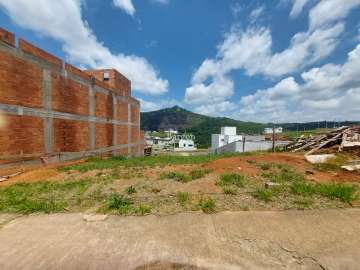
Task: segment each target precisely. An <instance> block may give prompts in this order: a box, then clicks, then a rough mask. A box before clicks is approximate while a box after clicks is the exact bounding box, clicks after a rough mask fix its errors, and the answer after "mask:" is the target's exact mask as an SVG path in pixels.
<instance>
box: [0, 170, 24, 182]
mask: <svg viewBox="0 0 360 270" xmlns="http://www.w3.org/2000/svg"><path fill="white" fill-rule="evenodd" d="M21 173H22V172H17V173H13V174H9V175H4V176H0V182H5V181H7V180H9V179H10V178H11V177H14V176H18V175H19V174H21Z"/></svg>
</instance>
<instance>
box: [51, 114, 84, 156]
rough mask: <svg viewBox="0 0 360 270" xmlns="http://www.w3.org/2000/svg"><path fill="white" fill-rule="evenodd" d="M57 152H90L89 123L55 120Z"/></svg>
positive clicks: (55, 146) (55, 145)
mask: <svg viewBox="0 0 360 270" xmlns="http://www.w3.org/2000/svg"><path fill="white" fill-rule="evenodd" d="M54 150H55V152H80V151H86V150H89V124H88V122H82V121H73V120H63V119H54Z"/></svg>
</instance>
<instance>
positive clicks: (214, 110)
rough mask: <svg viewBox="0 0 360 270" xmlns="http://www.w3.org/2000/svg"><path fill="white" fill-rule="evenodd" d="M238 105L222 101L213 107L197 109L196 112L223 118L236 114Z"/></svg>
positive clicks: (205, 106)
mask: <svg viewBox="0 0 360 270" xmlns="http://www.w3.org/2000/svg"><path fill="white" fill-rule="evenodd" d="M237 108H238V106H237V104H236V103H234V102H230V101H222V102H218V103H216V104H211V105H201V106H198V107H196V108H195V112H197V113H200V114H205V115H211V116H223V115H224V114H226V115H229V114H232V113H234V110H236V109H237Z"/></svg>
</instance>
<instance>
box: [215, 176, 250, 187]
mask: <svg viewBox="0 0 360 270" xmlns="http://www.w3.org/2000/svg"><path fill="white" fill-rule="evenodd" d="M217 184H218V185H220V186H222V187H223V186H230V185H234V186H237V187H244V186H245V177H244V176H242V175H240V174H237V173H230V174H222V175H220V180H219V181H218V183H217Z"/></svg>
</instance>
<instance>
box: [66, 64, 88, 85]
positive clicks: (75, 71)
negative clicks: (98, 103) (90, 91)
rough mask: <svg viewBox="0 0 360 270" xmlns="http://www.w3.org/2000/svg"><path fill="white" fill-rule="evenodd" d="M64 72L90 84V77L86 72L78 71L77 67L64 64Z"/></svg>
mask: <svg viewBox="0 0 360 270" xmlns="http://www.w3.org/2000/svg"><path fill="white" fill-rule="evenodd" d="M65 70H66V71H68V72H70V73H72V74H74V75H77V76H79V77H81V78H83V79H85V80H88V81H89V83H90V76H89V75H88V74H87V73H86V72H84V71H82V70H81V69H78V68H77V67H74V66H73V65H70V64H68V63H65Z"/></svg>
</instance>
